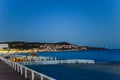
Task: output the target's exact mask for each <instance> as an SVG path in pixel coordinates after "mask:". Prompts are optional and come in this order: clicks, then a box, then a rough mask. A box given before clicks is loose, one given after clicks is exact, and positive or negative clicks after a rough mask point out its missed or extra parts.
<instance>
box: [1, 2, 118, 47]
mask: <svg viewBox="0 0 120 80" xmlns="http://www.w3.org/2000/svg"><path fill="white" fill-rule="evenodd" d="M0 41H30V42H61V41H66V42H70V43H73V44H76V45H82V46H86V45H87V46H97V47H109V48H120V0H0Z"/></svg>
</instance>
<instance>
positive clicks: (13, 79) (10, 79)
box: [0, 60, 26, 80]
mask: <svg viewBox="0 0 120 80" xmlns="http://www.w3.org/2000/svg"><path fill="white" fill-rule="evenodd" d="M0 80H26V79H25V78H24V77H23V76H21V75H20V74H18V73H17V72H16V71H15V70H14V69H12V68H11V67H10V66H9V65H7V64H6V63H4V62H3V61H2V60H0Z"/></svg>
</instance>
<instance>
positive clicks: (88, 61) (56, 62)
mask: <svg viewBox="0 0 120 80" xmlns="http://www.w3.org/2000/svg"><path fill="white" fill-rule="evenodd" d="M18 63H19V64H22V65H44V64H95V61H94V60H84V59H71V60H47V61H30V62H18Z"/></svg>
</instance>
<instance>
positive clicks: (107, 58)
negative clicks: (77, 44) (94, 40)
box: [26, 50, 120, 80]
mask: <svg viewBox="0 0 120 80" xmlns="http://www.w3.org/2000/svg"><path fill="white" fill-rule="evenodd" d="M26 55H28V54H26ZM38 55H39V56H53V57H57V58H60V59H94V60H95V61H96V62H105V63H104V64H100V63H99V64H59V65H32V66H30V65H29V66H28V67H29V68H32V69H34V70H36V71H38V72H41V73H44V74H46V75H48V76H51V77H53V78H55V79H57V80H120V64H119V62H120V50H95V51H94V50H91V51H76V52H43V53H38ZM109 62H114V64H112V63H109Z"/></svg>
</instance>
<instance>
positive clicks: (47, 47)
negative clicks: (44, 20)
mask: <svg viewBox="0 0 120 80" xmlns="http://www.w3.org/2000/svg"><path fill="white" fill-rule="evenodd" d="M0 44H8V45H9V48H10V49H19V50H28V49H36V50H38V51H39V50H43V51H62V50H106V49H107V48H99V47H90V46H77V45H74V44H71V43H68V42H58V43H40V42H22V41H14V42H0Z"/></svg>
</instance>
